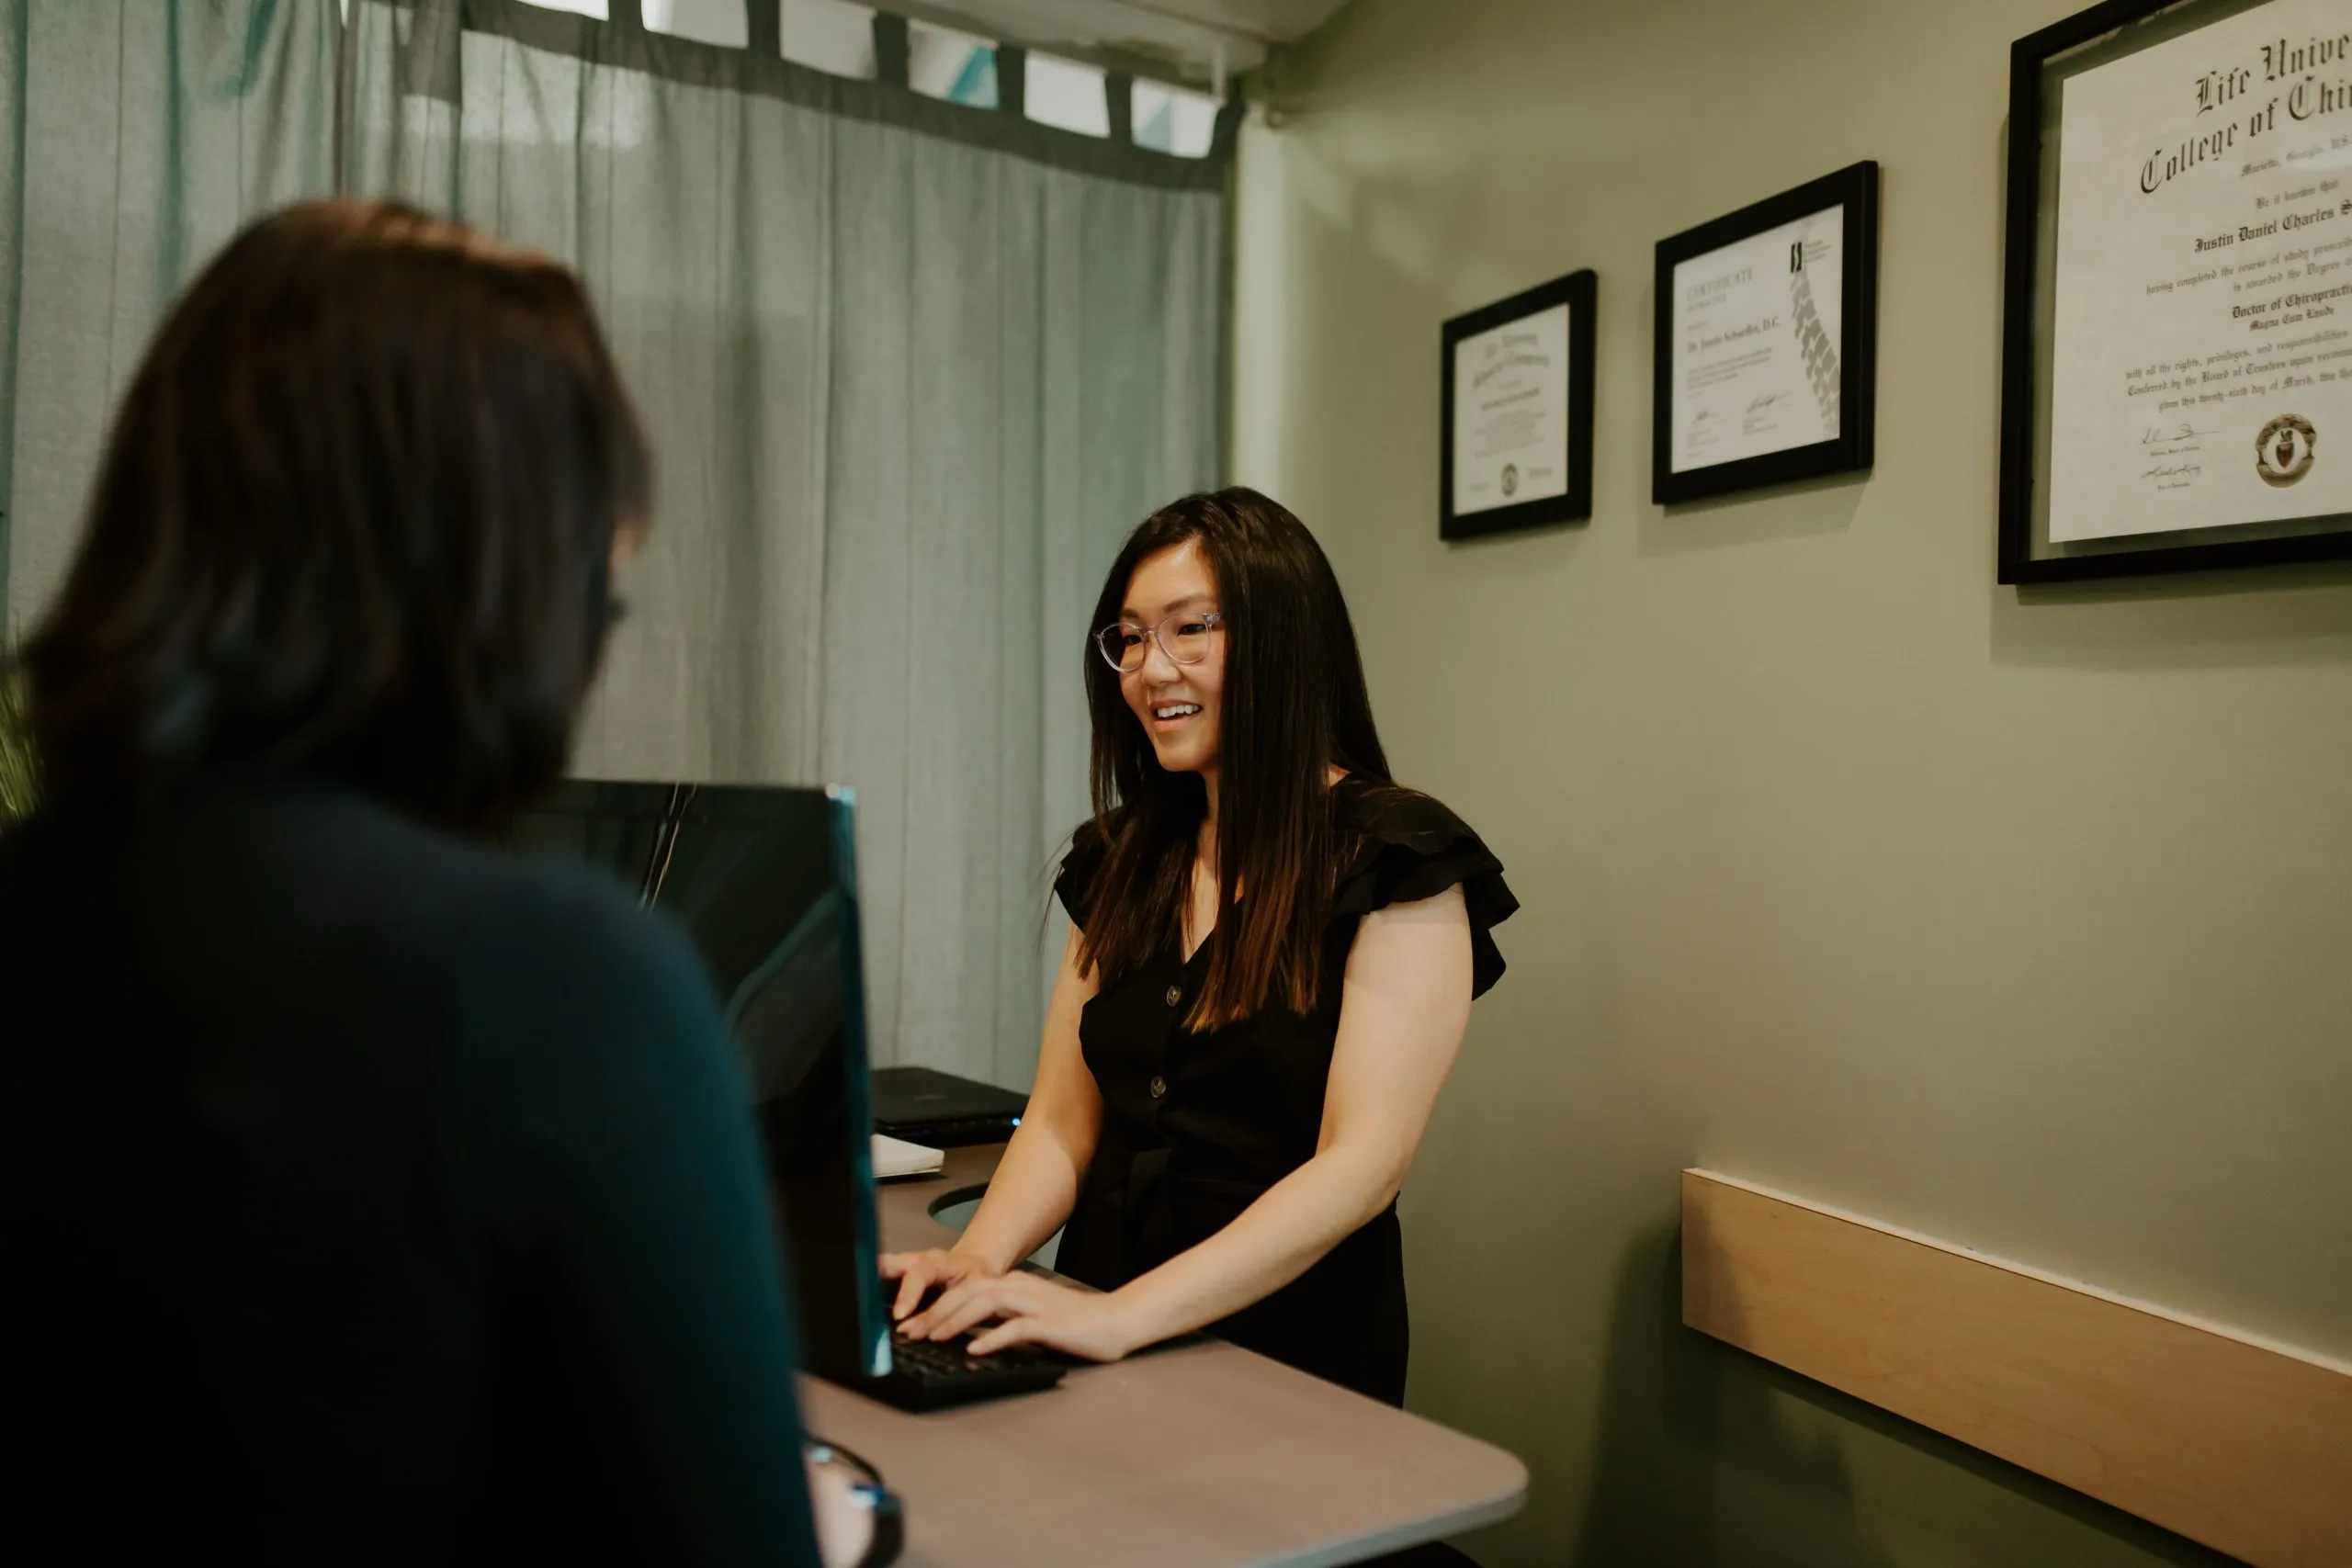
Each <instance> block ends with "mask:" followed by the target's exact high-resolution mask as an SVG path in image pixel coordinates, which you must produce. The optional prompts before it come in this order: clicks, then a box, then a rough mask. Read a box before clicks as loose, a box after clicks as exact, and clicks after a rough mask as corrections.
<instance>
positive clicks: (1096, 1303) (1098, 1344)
mask: <svg viewBox="0 0 2352 1568" xmlns="http://www.w3.org/2000/svg"><path fill="white" fill-rule="evenodd" d="M992 1319H996V1320H1001V1321H998V1322H996V1323H995V1325H994V1326H993V1327H991V1328H989V1329H988V1330H987V1331H986V1332H984V1333H981V1334H979V1335H978V1336H976V1337H974V1339H973V1340H972V1354H973V1355H975V1356H985V1355H988V1354H989V1353H990V1352H991V1351H996V1350H1001V1349H1003V1348H1005V1347H1006V1346H1008V1345H1045V1346H1049V1347H1051V1348H1054V1349H1056V1350H1059V1351H1061V1352H1063V1353H1064V1354H1065V1355H1070V1356H1081V1357H1083V1358H1085V1359H1087V1360H1090V1361H1115V1360H1117V1359H1119V1358H1120V1357H1122V1356H1124V1355H1125V1354H1126V1353H1127V1352H1128V1351H1130V1350H1133V1349H1135V1348H1137V1347H1138V1346H1140V1345H1141V1344H1142V1343H1143V1341H1142V1340H1141V1339H1140V1338H1139V1337H1137V1335H1136V1331H1135V1327H1134V1325H1132V1324H1131V1323H1129V1322H1128V1318H1127V1313H1126V1311H1125V1305H1124V1303H1120V1302H1118V1301H1117V1300H1116V1299H1115V1298H1114V1297H1112V1296H1109V1295H1105V1294H1103V1293H1102V1292H1095V1291H1081V1290H1076V1289H1073V1288H1072V1287H1070V1286H1069V1285H1064V1284H1059V1283H1057V1282H1056V1281H1054V1280H1048V1279H1046V1277H1045V1276H1044V1275H1042V1274H1032V1273H1028V1272H1026V1271H1025V1270H1020V1269H1016V1270H1014V1271H1013V1272H1012V1273H1010V1274H1000V1275H997V1276H996V1277H994V1278H993V1279H986V1280H982V1279H968V1280H964V1281H963V1282H962V1283H960V1284H957V1285H956V1286H954V1287H953V1288H952V1289H950V1290H949V1291H948V1292H946V1293H945V1294H944V1295H942V1296H941V1297H940V1298H939V1299H938V1300H937V1301H935V1302H933V1303H931V1305H930V1307H929V1308H928V1309H926V1310H925V1311H923V1312H921V1313H918V1314H915V1315H914V1316H912V1317H910V1318H909V1319H907V1321H906V1322H904V1323H902V1324H900V1325H899V1330H900V1332H902V1333H904V1334H906V1335H908V1336H909V1337H912V1338H917V1339H921V1338H925V1337H929V1338H932V1339H952V1338H954V1337H956V1335H958V1334H962V1333H965V1332H966V1331H967V1330H969V1329H971V1328H973V1327H974V1326H976V1325H979V1324H983V1323H988V1322H989V1321H990V1320H992Z"/></svg>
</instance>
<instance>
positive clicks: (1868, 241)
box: [1650, 163, 1878, 503]
mask: <svg viewBox="0 0 2352 1568" xmlns="http://www.w3.org/2000/svg"><path fill="white" fill-rule="evenodd" d="M1877 367H1878V165H1877V164H1871V163H1862V164H1854V165H1852V166H1851V167H1849V168H1844V169H1840V170H1838V172H1837V173H1836V174H1834V175H1826V176H1824V177H1823V178H1821V179H1817V180H1815V181H1813V182H1812V183H1811V184H1809V185H1803V186H1798V187H1797V188H1796V189H1794V190H1791V191H1783V192H1781V194H1780V195H1779V196H1776V197H1772V198H1771V199H1770V200H1769V201H1759V202H1758V203H1757V204H1756V205H1755V206H1753V207H1747V208H1742V209H1740V210H1739V211H1737V212H1734V213H1732V214H1730V215H1728V216H1727V217H1723V218H1718V219H1716V220H1714V221H1713V222H1712V223H1707V224H1702V226H1700V227H1699V228H1696V229H1692V230H1691V231H1688V232H1687V233H1681V234H1677V235H1675V236H1674V237H1673V238H1672V239H1670V240H1661V241H1659V242H1658V247H1657V360H1656V361H1655V363H1654V366H1653V368H1652V378H1653V398H1654V400H1655V403H1656V413H1655V416H1654V418H1653V421H1652V423H1651V427H1650V431H1651V434H1650V499H1652V500H1653V501H1657V502H1666V503H1671V502H1679V501H1697V500H1700V499H1702V498H1703V497H1706V496H1711V495H1723V494H1725V493H1727V492H1729V491H1739V490H1753V489H1756V488H1757V487H1758V486H1762V485H1776V484H1786V483H1788V482H1789V481H1791V480H1792V479H1812V478H1814V477H1815V476H1816V475H1820V474H1837V473H1847V472H1850V471H1852V470H1855V469H1860V468H1869V467H1870V466H1871V436H1872V431H1873V429H1874V427H1875V424H1876V418H1877Z"/></svg>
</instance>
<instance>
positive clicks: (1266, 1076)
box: [1055, 776, 1519, 1404]
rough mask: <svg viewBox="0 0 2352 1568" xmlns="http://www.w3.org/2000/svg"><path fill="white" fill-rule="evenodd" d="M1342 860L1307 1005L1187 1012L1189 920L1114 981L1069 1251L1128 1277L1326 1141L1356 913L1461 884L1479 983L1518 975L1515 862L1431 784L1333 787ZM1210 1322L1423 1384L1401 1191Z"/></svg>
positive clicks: (1097, 1271)
mask: <svg viewBox="0 0 2352 1568" xmlns="http://www.w3.org/2000/svg"><path fill="white" fill-rule="evenodd" d="M1331 802H1332V809H1333V810H1334V811H1335V812H1337V813H1338V815H1339V824H1338V825H1339V828H1340V853H1341V855H1342V857H1343V860H1342V863H1343V865H1344V867H1345V869H1344V871H1343V872H1342V873H1341V874H1340V879H1339V883H1338V887H1337V897H1336V898H1335V899H1334V907H1333V911H1332V916H1331V923H1330V926H1329V929H1328V930H1327V931H1325V933H1324V950H1323V952H1324V958H1323V982H1322V989H1321V995H1320V996H1319V997H1318V998H1317V1001H1316V1005H1315V1007H1314V1009H1313V1010H1312V1011H1310V1012H1308V1013H1306V1014H1305V1015H1304V1016H1302V1015H1300V1014H1298V1013H1295V1012H1291V1011H1289V1010H1270V1011H1268V1012H1265V1013H1262V1014H1261V1015H1260V1016H1258V1017H1255V1018H1251V1019H1248V1020H1245V1021H1242V1022H1240V1023H1237V1024H1231V1025H1228V1026H1227V1027H1224V1028H1221V1029H1215V1030H1209V1031H1206V1032H1198V1033H1195V1032H1191V1031H1188V1030H1185V1029H1183V1028H1182V1027H1181V1024H1180V1021H1181V1020H1182V1017H1183V1015H1184V1012H1185V1010H1186V1009H1187V1008H1188V1007H1189V1006H1190V1005H1191V1002H1192V999H1193V995H1194V993H1195V991H1196V990H1197V988H1198V987H1199V986H1200V984H1201V983H1202V981H1203V979H1204V977H1205V976H1206V972H1207V966H1208V948H1207V944H1206V943H1204V944H1203V945H1202V948H1201V951H1200V952H1198V953H1194V954H1193V961H1192V962H1191V963H1189V964H1188V963H1185V962H1184V961H1183V960H1182V958H1181V957H1180V956H1179V954H1180V953H1181V952H1182V949H1181V948H1180V947H1179V946H1178V945H1177V943H1178V936H1177V933H1175V932H1170V935H1169V941H1168V944H1167V947H1166V949H1165V950H1164V951H1163V952H1162V953H1161V954H1160V955H1159V957H1158V958H1156V959H1154V960H1153V961H1152V962H1151V963H1149V964H1145V965H1144V966H1143V967H1142V968H1140V969H1138V970H1136V972H1134V973H1132V974H1128V975H1125V976H1119V977H1117V978H1116V979H1114V980H1113V981H1111V982H1110V983H1109V984H1107V985H1106V986H1105V987H1103V990H1102V991H1101V993H1100V994H1098V995H1097V996H1096V997H1095V998H1094V999H1093V1000H1091V1001H1090V1002H1088V1003H1087V1004H1086V1011H1085V1013H1084V1015H1083V1016H1082V1018H1081V1019H1080V1023H1079V1042H1080V1045H1081V1046H1082V1047H1083V1049H1084V1052H1085V1056H1086V1065H1087V1067H1088V1070H1090V1071H1091V1073H1092V1074H1093V1075H1094V1082H1095V1085H1096V1087H1097V1088H1099V1089H1101V1091H1102V1094H1103V1134H1102V1139H1101V1142H1100V1144H1099V1145H1098V1146H1097V1147H1096V1149H1095V1152H1094V1159H1093V1161H1092V1163H1091V1165H1090V1166H1089V1167H1088V1168H1087V1172H1086V1179H1085V1180H1084V1182H1083V1183H1082V1184H1081V1185H1080V1189H1079V1195H1078V1202H1077V1205H1076V1207H1075V1208H1074V1209H1072V1211H1071V1213H1070V1217H1069V1225H1068V1227H1067V1228H1066V1229H1065V1230H1064V1232H1063V1234H1062V1243H1061V1250H1060V1252H1059V1254H1058V1255H1057V1263H1056V1268H1057V1269H1059V1271H1060V1272H1062V1273H1064V1274H1066V1275H1068V1276H1069V1277H1070V1278H1071V1279H1074V1280H1083V1281H1084V1282H1085V1283H1087V1284H1090V1285H1093V1286H1096V1287H1098V1288H1100V1289H1103V1290H1106V1291H1107V1290H1115V1289H1116V1288H1117V1287H1119V1286H1120V1285H1123V1284H1125V1283H1126V1281H1127V1280H1131V1279H1134V1278H1135V1277H1136V1276H1137V1275H1139V1274H1143V1273H1147V1272H1148V1271H1149V1270H1151V1269H1155V1268H1157V1267H1158V1266H1159V1265H1160V1264H1161V1263H1164V1262H1166V1261H1167V1260H1168V1259H1169V1258H1173V1257H1175V1256H1176V1255H1177V1254H1178V1253H1180V1252H1182V1251H1184V1250H1185V1249H1187V1248H1188V1247H1193V1246H1195V1245H1197V1244H1198V1243H1200V1242H1202V1241H1204V1240H1206V1239H1207V1238H1208V1237H1209V1236H1211V1235H1215V1234H1216V1232H1217V1231H1219V1230H1221V1229H1223V1228H1224V1227H1225V1225H1226V1224H1227V1223H1228V1222H1230V1221H1231V1220H1233V1219H1234V1218H1235V1216H1237V1215H1238V1214H1239V1213H1241V1211H1242V1210H1244V1209H1246V1208H1248V1207H1249V1206H1250V1204H1251V1203H1252V1202H1254V1201H1256V1200H1257V1198H1258V1197H1259V1195H1260V1194H1261V1193H1262V1192H1264V1191H1265V1190H1267V1189H1268V1188H1270V1187H1272V1185H1273V1184H1274V1183H1276V1182H1277V1181H1280V1180H1281V1179H1283V1177H1285V1176H1287V1175H1289V1174H1290V1173H1291V1172H1292V1171H1294V1170H1295V1169H1297V1168H1299V1167H1300V1166H1301V1165H1303V1164H1305V1163H1306V1160H1307V1159H1308V1157H1309V1156H1312V1155H1313V1154H1314V1153H1315V1145H1316V1140H1317V1137H1318V1136H1319V1134H1321V1131H1322V1125H1323V1086H1324V1080H1325V1078H1326V1077H1328V1076H1329V1072H1330V1069H1331V1048H1332V1045H1333V1043H1335V1041H1336V1040H1337V1038H1338V1034H1339V1027H1340V990H1341V981H1342V979H1343V977H1344V976H1345V974H1346V971H1347V959H1348V950H1349V948H1350V946H1351V944H1352V943H1353V942H1354V941H1355V933H1356V924H1357V922H1358V921H1359V920H1361V919H1363V917H1364V916H1365V915H1367V914H1369V913H1371V912H1372V911H1373V910H1374V909H1378V908H1384V907H1385V906H1387V905H1389V904H1402V903H1410V902H1413V901H1414V900H1417V899H1421V898H1432V897H1436V896H1437V895H1439V894H1441V893H1442V892H1444V891H1445V890H1446V889H1447V888H1449V887H1453V886H1457V885H1458V886H1460V887H1461V888H1462V891H1463V896H1464V900H1465V901H1466V902H1467V904H1468V906H1469V911H1470V941H1471V954H1472V976H1473V978H1472V994H1473V995H1474V996H1476V995H1482V994H1484V993H1485V992H1486V991H1487V988H1488V987H1491V986H1493V985H1494V983H1495V981H1496V980H1497V979H1498V978H1499V977H1500V976H1501V975H1502V972H1503V959H1502V954H1501V953H1500V952H1498V950H1497V949H1496V947H1495V942H1494V938H1493V936H1492V935H1491V934H1490V932H1491V931H1492V928H1493V927H1495V926H1497V925H1498V924H1500V923H1501V922H1502V921H1503V920H1505V919H1509V918H1510V915H1511V912H1512V911H1513V910H1515V909H1517V908H1519V902H1518V900H1517V899H1515V898H1513V897H1511V893H1510V888H1509V887H1508V886H1504V883H1503V879H1502V863H1500V862H1499V861H1498V860H1496V859H1495V857H1494V855H1493V854H1491V853H1490V852H1488V851H1487V846H1486V845H1484V844H1483V843H1481V842H1479V841H1478V836H1477V835H1476V833H1474V832H1472V831H1471V830H1470V829H1469V828H1468V827H1467V826H1466V825H1465V824H1464V822H1463V821H1462V819H1461V818H1458V817H1456V816H1454V815H1453V813H1452V812H1451V811H1448V810H1447V809H1446V808H1445V807H1442V806H1441V805H1439V804H1438V803H1437V802H1436V801H1434V800H1432V799H1430V797H1429V796H1428V795H1419V794H1416V793H1414V792H1413V791H1411V790H1408V789H1402V788H1399V787H1397V786H1396V785H1394V784H1382V783H1378V782H1374V781H1360V780H1358V779H1356V778H1354V777H1353V776H1351V777H1349V778H1346V779H1343V780H1341V781H1340V783H1339V784H1335V785H1334V786H1332V790H1331ZM1102 860H1103V841H1102V839H1101V837H1100V836H1099V834H1098V833H1097V832H1096V830H1095V829H1094V827H1093V825H1092V824H1091V823H1089V824H1088V825H1087V826H1086V827H1084V828H1082V829H1080V830H1079V833H1078V836H1077V838H1076V840H1075V841H1074V842H1073V843H1072V844H1071V846H1070V852H1069V857H1068V858H1067V859H1066V860H1065V861H1064V862H1063V863H1062V871H1061V876H1060V879H1059V880H1058V881H1057V883H1056V884H1055V892H1056V893H1057V894H1058V895H1059V896H1060V898H1061V901H1062V903H1063V905H1064V906H1065V907H1066V908H1068V909H1069V912H1070V918H1071V919H1074V920H1077V921H1080V923H1081V924H1082V923H1083V922H1084V920H1085V919H1086V909H1087V901H1088V895H1089V892H1090V889H1091V884H1092V882H1093V879H1094V875H1095V873H1096V871H1097V870H1098V869H1099V868H1100V866H1101V864H1102ZM1209 1332H1210V1333H1212V1334H1215V1335H1217V1336H1218V1337H1221V1338H1225V1339H1227V1340H1230V1341H1232V1342H1233V1343H1235V1344H1237V1345H1240V1346H1243V1347H1246V1348H1249V1349H1252V1350H1255V1351H1258V1352H1259V1353H1260V1354H1261V1355H1266V1356H1271V1357H1272V1358H1273V1359H1276V1360H1278V1361H1283V1362H1287V1363H1288V1364H1289V1365H1291V1366H1294V1367H1296V1368H1298V1369H1300V1370H1301V1371H1307V1372H1312V1373H1314V1374H1315V1375H1317V1377H1322V1378H1328V1379H1329V1380H1330V1381H1331V1382H1336V1383H1340V1384H1343V1385H1345V1386H1346V1387H1349V1388H1351V1389H1354V1390H1355V1391H1357V1392H1358V1393H1363V1394H1367V1395H1370V1396H1371V1397H1372V1398H1374V1399H1379V1400H1384V1401H1385V1402H1386V1403H1388V1404H1403V1403H1404V1397H1405V1357H1406V1350H1407V1344H1408V1328H1407V1323H1406V1314H1405V1270H1404V1253H1403V1243H1402V1238H1401V1236H1400V1235H1399V1233H1398V1230H1397V1209H1396V1205H1395V1204H1393V1203H1392V1204H1391V1205H1389V1207H1388V1208H1387V1209H1386V1210H1385V1211H1384V1212H1382V1213H1380V1214H1379V1215H1378V1216H1376V1217H1375V1218H1374V1219H1373V1220H1372V1221H1371V1222H1370V1223H1368V1224H1365V1225H1364V1226H1363V1228H1362V1229H1360V1230H1358V1231H1356V1232H1355V1233H1354V1234H1353V1235H1349V1236H1347V1237H1346V1238H1344V1239H1343V1240H1341V1241H1340V1244H1339V1245H1338V1246H1336V1247H1333V1248H1332V1249H1331V1250H1330V1251H1329V1253H1327V1254H1325V1255H1324V1257H1323V1258H1321V1259H1320V1260H1319V1261H1317V1263H1316V1264H1315V1266H1314V1267H1313V1268H1311V1269H1308V1270H1307V1271H1306V1273H1305V1274H1303V1275H1301V1276H1300V1277H1299V1278H1298V1279H1296V1280H1293V1281H1292V1282H1291V1283H1289V1284H1288V1285H1285V1286H1283V1288H1282V1289H1281V1290H1279V1291H1276V1292H1274V1293H1273V1294H1272V1295H1271V1296H1268V1297H1266V1298H1265V1299H1264V1300H1263V1301H1261V1302H1258V1303H1255V1304H1253V1305H1251V1306H1249V1307H1245V1308H1243V1309H1242V1310H1241V1311H1240V1312H1238V1313H1236V1314H1233V1315H1232V1316H1231V1317H1228V1318H1226V1319H1225V1320H1223V1321H1222V1322H1220V1323H1216V1324H1212V1325H1210V1326H1209Z"/></svg>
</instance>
